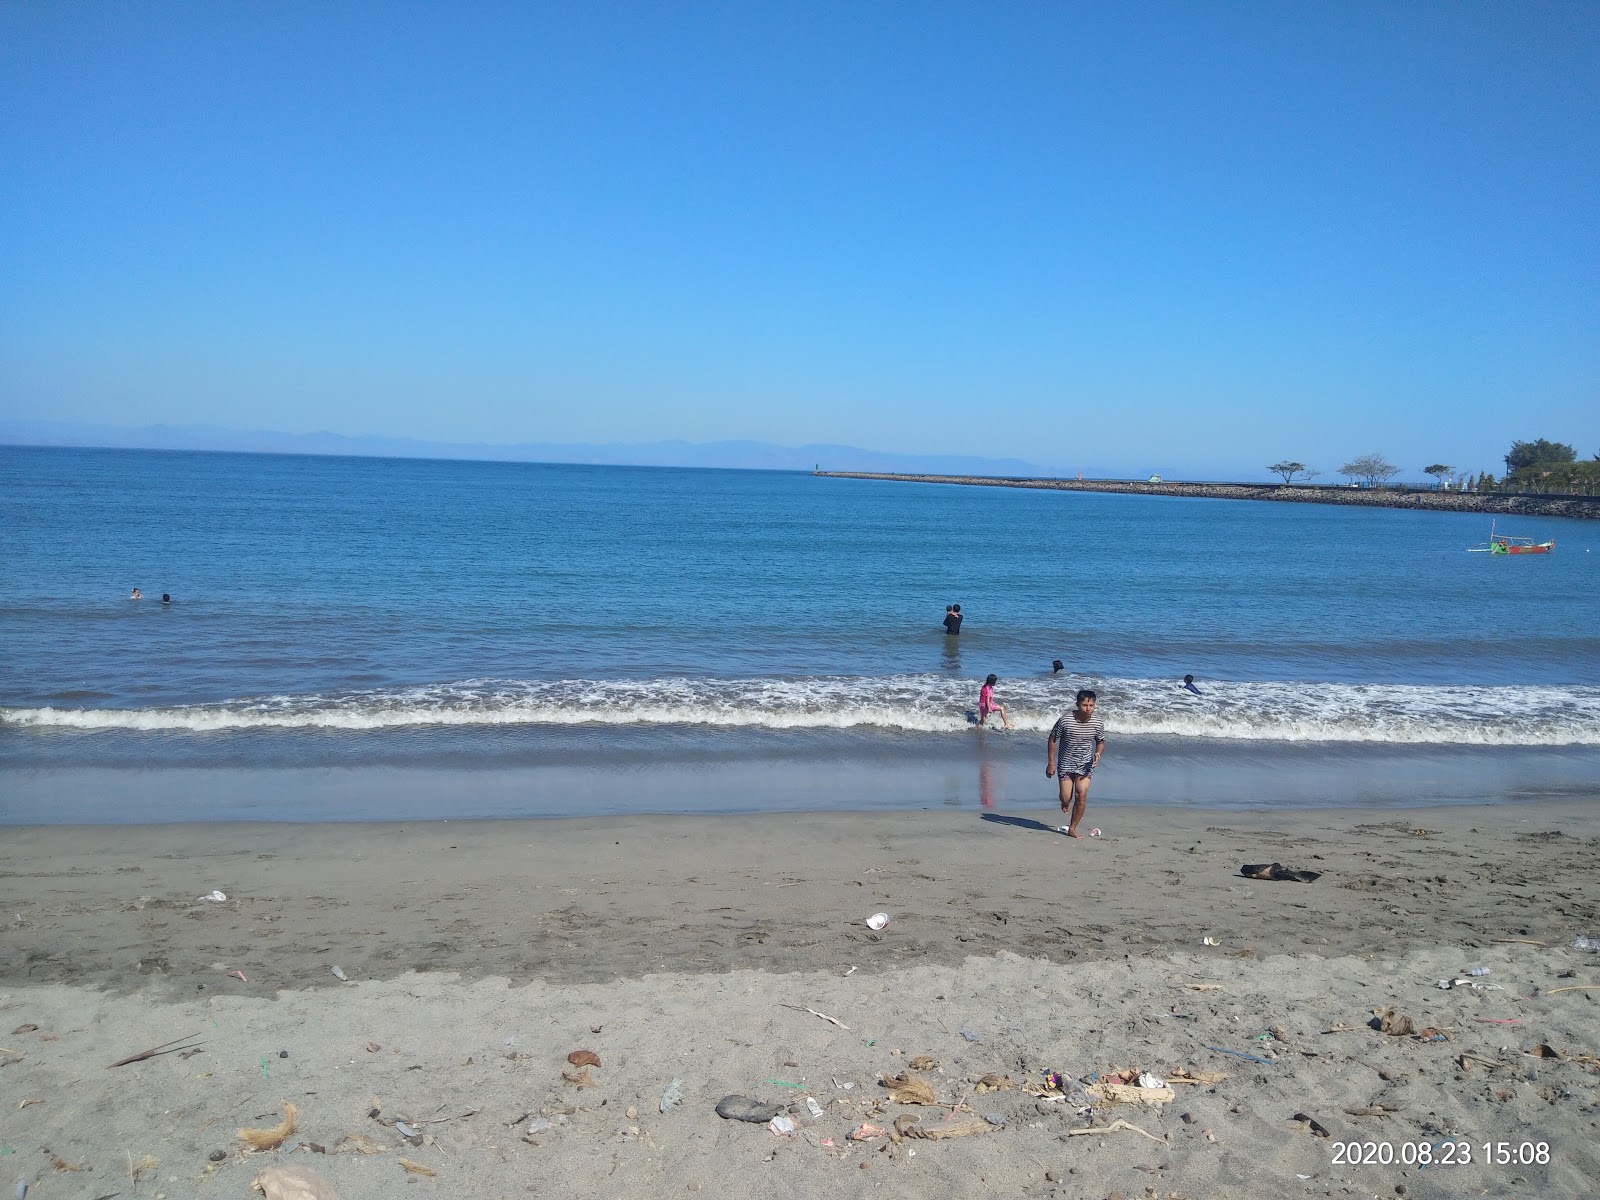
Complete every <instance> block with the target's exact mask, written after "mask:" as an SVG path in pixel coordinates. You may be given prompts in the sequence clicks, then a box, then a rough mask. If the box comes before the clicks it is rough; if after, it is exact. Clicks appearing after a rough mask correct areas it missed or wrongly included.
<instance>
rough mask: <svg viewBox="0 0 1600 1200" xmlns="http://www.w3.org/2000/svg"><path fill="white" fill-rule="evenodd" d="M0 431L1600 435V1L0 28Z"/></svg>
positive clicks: (583, 437) (1077, 457)
mask: <svg viewBox="0 0 1600 1200" xmlns="http://www.w3.org/2000/svg"><path fill="white" fill-rule="evenodd" d="M0 411H3V412H4V413H5V414H6V415H8V416H10V417H13V418H54V419H60V420H71V421H85V422H97V423H108V424H119V425H138V424H146V423H152V422H165V423H172V424H190V423H206V424H218V425H229V426H237V427H242V428H270V429H281V430H287V431H295V432H298V431H309V430H316V429H327V430H332V431H334V432H338V433H345V434H353V435H359V434H385V435H395V436H407V437H418V438H426V439H436V440H451V441H491V442H510V441H645V440H653V439H658V438H687V439H690V440H695V441H707V440H716V439H723V438H753V439H761V440H766V441H773V442H780V443H785V444H791V445H792V444H800V443H804V442H814V441H828V442H842V443H849V444H854V445H860V446H868V447H873V448H876V449H881V450H895V451H910V452H922V453H934V452H960V453H969V454H985V455H996V456H1016V457H1021V458H1026V459H1029V460H1031V461H1035V462H1042V463H1050V464H1060V465H1063V466H1066V467H1068V468H1071V467H1073V466H1074V465H1084V464H1102V465H1114V466H1124V465H1126V466H1127V467H1129V468H1130V469H1139V470H1142V469H1146V468H1148V469H1158V470H1164V471H1167V472H1169V473H1185V474H1191V475H1203V474H1208V473H1224V474H1225V473H1230V472H1232V473H1248V474H1252V475H1254V476H1260V475H1261V474H1262V473H1261V471H1260V467H1261V466H1262V465H1264V464H1266V463H1268V462H1272V461H1274V460H1276V459H1278V458H1281V457H1285V456H1287V457H1291V458H1298V459H1301V460H1303V461H1305V462H1307V463H1311V464H1313V465H1315V466H1319V467H1321V468H1323V470H1324V472H1325V473H1329V474H1332V472H1333V469H1334V468H1336V467H1337V466H1338V465H1339V463H1341V462H1343V461H1344V460H1345V459H1347V458H1349V457H1351V456H1353V455H1355V454H1358V453H1362V452H1366V451H1374V450H1375V451H1380V452H1382V453H1385V454H1387V455H1388V457H1389V458H1391V459H1392V460H1393V461H1395V462H1396V463H1399V464H1402V465H1403V466H1405V467H1406V468H1407V470H1406V475H1407V477H1417V476H1419V475H1420V468H1421V467H1422V466H1424V465H1426V464H1428V463H1431V462H1435V461H1439V460H1442V461H1444V462H1447V463H1450V464H1452V465H1456V466H1467V467H1471V468H1473V469H1477V468H1487V469H1491V470H1494V469H1498V468H1499V467H1500V463H1499V457H1500V456H1501V455H1502V454H1504V452H1505V449H1506V447H1507V445H1508V444H1509V442H1510V441H1511V440H1512V439H1513V438H1524V439H1532V438H1536V437H1548V438H1551V439H1554V440H1557V441H1565V442H1573V443H1575V444H1576V446H1577V449H1578V450H1579V452H1580V454H1581V455H1582V456H1584V457H1587V456H1589V455H1591V454H1594V453H1596V452H1597V451H1600V4H1597V3H1594V2H1592V0H1579V2H1576V3H1539V2H1533V3H1516V4H1509V3H1492V4H1480V3H1470V2H1469V3H1437V4H1427V3H1399V2H1395V3H1384V4H1367V3H1359V2H1339V3H1333V2H1329V3H1305V4H1284V3H1281V2H1275V0H1274V2H1264V3H1260V4H1242V3H1207V4H1192V3H1160V4H1137V3H1131V4H1115V5H1108V4H1075V3H1043V2H1004V0H999V2H995V0H991V2H984V3H978V2H974V3H969V4H949V3H937V2H931V3H930V2H927V0H919V2H917V3H880V4H863V3H860V2H859V0H854V2H850V3H817V2H814V0H808V2H806V3H798V2H797V3H792V4H782V3H685V4H659V3H651V4H646V3H636V4H610V3H604V2H594V0H585V2H584V3H561V4H553V3H551V4H538V3H517V4H505V5H495V4H489V3H478V4H465V5H444V4H422V3H399V2H389V3H374V4H338V3H333V4H329V3H315V4H309V3H283V2H274V3H271V4H265V3H229V4H215V3H210V2H207V3H194V4H174V3H140V4H107V3H76V2H72V0H52V2H50V3H45V2H43V0H35V2H21V0H18V2H13V3H8V4H5V5H4V6H3V7H0Z"/></svg>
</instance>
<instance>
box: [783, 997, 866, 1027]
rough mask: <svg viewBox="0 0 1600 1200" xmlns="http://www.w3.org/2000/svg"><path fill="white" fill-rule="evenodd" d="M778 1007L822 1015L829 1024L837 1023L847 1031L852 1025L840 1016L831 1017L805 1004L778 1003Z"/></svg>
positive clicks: (814, 1015) (817, 1015)
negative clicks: (840, 1018) (847, 1023)
mask: <svg viewBox="0 0 1600 1200" xmlns="http://www.w3.org/2000/svg"><path fill="white" fill-rule="evenodd" d="M778 1007H779V1008H792V1009H794V1010H795V1012H803V1013H810V1014H811V1015H812V1016H813V1017H821V1018H822V1019H823V1020H824V1021H826V1022H827V1023H828V1024H829V1025H837V1026H838V1027H839V1028H840V1029H842V1030H844V1031H845V1032H846V1033H849V1032H850V1026H848V1025H846V1024H845V1023H844V1022H843V1021H841V1020H839V1018H838V1017H830V1016H829V1015H828V1014H827V1013H825V1012H818V1011H817V1010H816V1009H814V1008H807V1007H805V1005H803V1004H780V1005H778Z"/></svg>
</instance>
